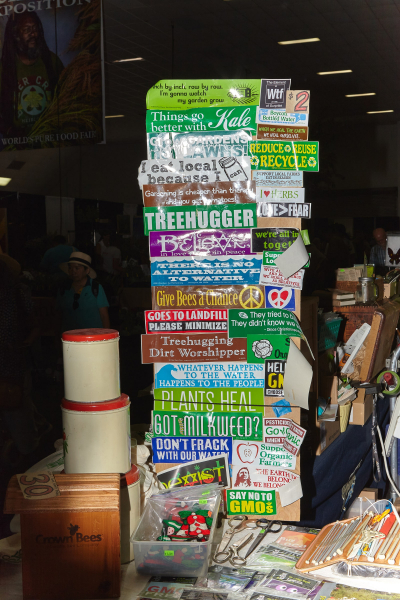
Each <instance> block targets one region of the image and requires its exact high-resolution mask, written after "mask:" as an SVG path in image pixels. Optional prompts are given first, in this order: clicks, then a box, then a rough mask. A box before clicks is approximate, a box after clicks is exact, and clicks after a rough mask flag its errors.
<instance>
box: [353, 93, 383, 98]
mask: <svg viewBox="0 0 400 600" xmlns="http://www.w3.org/2000/svg"><path fill="white" fill-rule="evenodd" d="M359 96H376V94H375V92H367V93H366V94H346V98H358V97H359Z"/></svg>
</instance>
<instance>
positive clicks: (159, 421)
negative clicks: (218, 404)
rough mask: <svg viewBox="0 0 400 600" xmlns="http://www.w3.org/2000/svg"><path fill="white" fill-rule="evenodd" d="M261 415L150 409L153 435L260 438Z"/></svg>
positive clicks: (261, 436)
mask: <svg viewBox="0 0 400 600" xmlns="http://www.w3.org/2000/svg"><path fill="white" fill-rule="evenodd" d="M262 420H263V414H262V413H261V412H259V413H252V414H251V415H240V414H231V413H229V414H225V413H221V412H212V413H199V412H183V411H174V412H169V411H165V412H164V411H156V410H154V411H152V424H153V432H154V435H155V436H162V437H164V436H169V437H203V436H207V437H216V436H218V437H219V436H222V437H232V438H233V439H235V438H239V439H247V440H260V441H261V440H262V439H263V431H262V429H263V427H262Z"/></svg>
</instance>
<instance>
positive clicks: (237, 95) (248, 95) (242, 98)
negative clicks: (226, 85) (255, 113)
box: [227, 83, 259, 104]
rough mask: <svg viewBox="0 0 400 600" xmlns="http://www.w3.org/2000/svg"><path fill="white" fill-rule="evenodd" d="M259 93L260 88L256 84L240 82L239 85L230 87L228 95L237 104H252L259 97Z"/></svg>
mask: <svg viewBox="0 0 400 600" xmlns="http://www.w3.org/2000/svg"><path fill="white" fill-rule="evenodd" d="M258 93H259V90H258V89H257V88H256V87H255V86H252V85H249V84H246V83H239V85H236V86H235V87H232V88H230V90H229V92H228V93H227V96H228V97H229V98H230V99H231V100H232V102H235V104H252V103H253V102H254V101H255V100H256V99H257V96H258Z"/></svg>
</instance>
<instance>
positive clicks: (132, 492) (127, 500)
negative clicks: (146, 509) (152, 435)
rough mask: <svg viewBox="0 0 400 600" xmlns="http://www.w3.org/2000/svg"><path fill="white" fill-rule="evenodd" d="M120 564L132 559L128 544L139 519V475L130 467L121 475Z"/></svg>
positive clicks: (131, 551)
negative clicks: (127, 471)
mask: <svg viewBox="0 0 400 600" xmlns="http://www.w3.org/2000/svg"><path fill="white" fill-rule="evenodd" d="M120 507H121V509H120V510H121V563H127V562H131V560H133V559H134V556H133V545H132V544H131V542H130V538H131V535H132V533H133V532H134V531H135V529H136V527H137V525H138V523H139V519H140V473H139V469H138V468H137V466H136V465H132V469H131V470H130V471H129V473H126V474H125V475H121V500H120Z"/></svg>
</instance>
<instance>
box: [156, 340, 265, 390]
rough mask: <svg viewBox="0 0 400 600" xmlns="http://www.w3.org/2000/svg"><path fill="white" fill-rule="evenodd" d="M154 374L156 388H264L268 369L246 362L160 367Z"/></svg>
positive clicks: (159, 364)
mask: <svg viewBox="0 0 400 600" xmlns="http://www.w3.org/2000/svg"><path fill="white" fill-rule="evenodd" d="M237 337H245V336H243V335H241V336H237ZM154 372H155V381H154V387H155V388H174V387H175V388H183V387H192V388H196V387H198V388H200V387H201V388H227V387H228V388H263V387H264V376H265V369H264V365H254V364H253V365H250V364H247V363H243V362H236V363H173V364H169V363H168V364H162V363H156V364H155V366H154Z"/></svg>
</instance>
